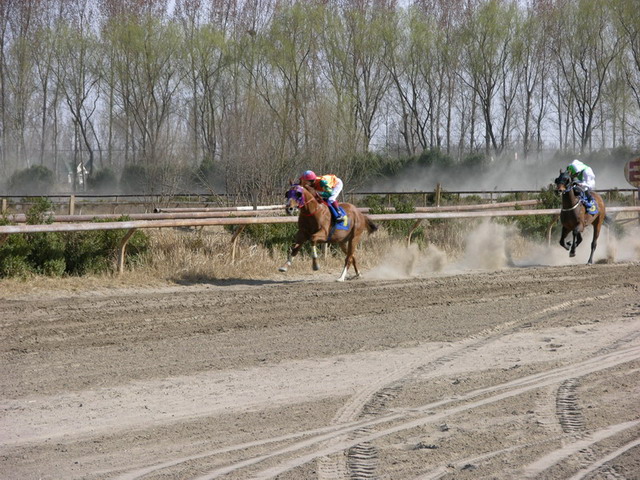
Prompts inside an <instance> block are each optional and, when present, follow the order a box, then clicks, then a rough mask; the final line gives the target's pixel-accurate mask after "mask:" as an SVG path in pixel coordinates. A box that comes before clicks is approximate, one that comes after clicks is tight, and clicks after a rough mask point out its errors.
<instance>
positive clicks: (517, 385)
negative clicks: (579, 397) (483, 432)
mask: <svg viewBox="0 0 640 480" xmlns="http://www.w3.org/2000/svg"><path fill="white" fill-rule="evenodd" d="M638 359H640V346H635V347H630V348H627V349H624V350H621V351H617V352H613V353H607V354H604V355H600V356H596V357H593V358H590V359H588V360H585V361H583V362H579V363H575V364H570V365H567V366H563V367H559V368H554V369H551V370H548V371H545V372H541V373H537V374H534V375H529V376H526V377H522V378H519V379H516V380H513V381H510V382H507V383H503V384H499V385H495V386H491V387H485V388H481V389H478V390H475V391H472V392H469V393H467V394H464V395H461V396H459V397H457V398H454V399H446V400H440V401H437V402H433V403H430V404H427V405H423V406H420V407H417V408H412V409H408V410H404V411H397V412H393V413H390V414H388V415H386V416H381V417H379V418H375V419H373V420H368V421H363V422H360V423H358V424H357V425H353V424H351V425H342V426H340V427H337V428H335V429H334V430H331V429H328V431H327V430H326V429H325V430H324V431H322V432H320V431H318V430H315V431H306V432H298V433H296V434H293V435H291V436H290V438H289V439H290V440H291V442H290V443H289V444H288V445H285V446H277V447H275V448H273V449H271V450H270V451H269V452H267V453H265V454H262V455H258V456H255V457H250V458H246V459H244V460H240V461H237V462H233V463H230V464H228V465H226V466H225V467H221V468H217V469H215V470H212V471H210V472H208V473H206V474H204V475H202V476H200V477H198V480H205V479H207V480H208V479H214V478H218V477H220V476H222V475H225V474H228V473H232V472H238V471H242V470H244V469H248V468H250V467H253V466H255V465H258V464H260V463H261V462H265V461H270V462H276V465H275V466H273V467H271V468H267V469H265V470H262V471H260V472H257V473H255V474H253V475H251V474H250V473H249V472H245V474H243V476H244V477H247V478H255V479H267V478H273V477H275V476H277V475H279V474H282V473H284V472H286V471H289V470H291V469H294V468H296V467H299V466H301V465H304V464H306V463H308V462H310V461H314V460H316V459H317V458H319V457H322V456H327V455H332V454H334V453H338V452H341V451H344V450H346V449H348V448H351V447H353V446H354V445H357V444H358V443H362V442H373V441H375V440H377V439H378V438H382V437H385V436H387V435H392V434H395V433H397V432H400V431H403V430H408V429H412V428H415V427H418V426H423V425H426V424H434V423H438V422H441V421H442V420H444V419H446V418H447V417H449V416H451V415H455V414H458V413H461V412H466V411H469V410H473V409H475V408H480V407H483V406H485V405H488V404H491V403H495V402H499V401H501V400H504V399H506V398H511V397H515V396H518V395H521V394H523V393H527V392H529V391H531V390H534V389H539V388H543V387H546V386H550V385H554V384H557V383H561V382H563V381H565V380H567V379H569V378H573V377H575V376H583V375H587V374H589V373H594V372H598V371H602V370H605V369H608V368H611V367H615V366H617V365H621V364H623V363H628V362H631V361H636V360H638ZM374 427H378V428H380V430H378V431H376V432H373V433H370V434H368V435H367V436H365V437H363V438H359V439H356V440H348V439H347V440H342V441H341V442H337V440H338V439H342V438H344V435H346V434H348V433H351V432H355V431H356V430H357V429H360V428H374ZM300 437H304V438H303V439H302V440H300ZM280 440H283V438H282V437H281V438H278V439H265V440H261V441H256V442H253V444H254V446H258V445H261V446H265V445H268V444H270V443H273V442H275V441H280ZM329 440H334V441H335V442H336V443H333V444H332V445H331V446H329V447H327V446H326V445H327V444H326V442H327V441H329ZM245 449H246V444H243V445H237V446H232V447H228V448H226V449H224V451H225V452H229V451H233V450H238V451H239V450H245ZM219 452H220V451H214V452H208V453H207V452H203V454H202V455H199V456H197V458H206V457H207V456H209V457H211V456H215V455H216V454H217V453H219ZM296 452H301V453H300V454H298V455H296ZM292 454H293V455H292ZM280 457H284V458H280ZM194 458H196V457H193V456H192V457H188V458H184V459H177V460H175V461H172V462H170V465H169V462H168V463H165V464H161V465H156V466H152V467H147V468H145V469H140V470H137V471H135V472H129V473H127V474H124V475H122V476H120V477H118V478H119V480H135V479H138V478H142V477H143V476H145V475H147V474H149V473H153V472H157V471H159V470H162V469H165V468H168V467H169V466H175V465H178V464H180V463H182V462H187V461H191V460H193V459H194ZM279 459H280V460H279ZM278 460H279V463H278Z"/></svg>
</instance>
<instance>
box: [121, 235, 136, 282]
mask: <svg viewBox="0 0 640 480" xmlns="http://www.w3.org/2000/svg"><path fill="white" fill-rule="evenodd" d="M135 231H136V229H135V228H132V229H130V230H129V231H128V232H127V233H126V234H125V236H124V237H122V240H120V248H119V249H118V274H122V272H124V256H125V253H126V250H127V242H128V241H129V239H130V238H131V235H133V233H134V232H135Z"/></svg>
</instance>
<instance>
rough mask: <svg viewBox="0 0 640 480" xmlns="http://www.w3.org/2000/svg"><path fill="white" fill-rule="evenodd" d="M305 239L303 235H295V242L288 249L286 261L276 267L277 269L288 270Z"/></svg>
mask: <svg viewBox="0 0 640 480" xmlns="http://www.w3.org/2000/svg"><path fill="white" fill-rule="evenodd" d="M306 241H307V239H306V238H305V237H304V236H302V235H296V240H295V243H294V244H293V245H292V246H291V248H290V249H289V254H288V255H287V261H286V262H285V263H284V265H282V266H281V267H280V268H278V270H280V271H281V272H286V271H287V270H289V267H290V266H291V264H292V263H293V258H294V257H295V256H296V255H297V254H298V252H299V251H300V249H301V248H302V245H304V242H306Z"/></svg>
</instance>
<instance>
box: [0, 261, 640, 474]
mask: <svg viewBox="0 0 640 480" xmlns="http://www.w3.org/2000/svg"><path fill="white" fill-rule="evenodd" d="M319 279H320V280H319ZM0 324H1V325H2V328H1V333H2V342H1V347H0V349H1V350H0V354H1V360H2V365H3V368H2V373H1V374H0V385H1V387H0V388H1V394H2V398H1V402H0V408H1V417H0V432H1V436H0V477H2V478H11V479H36V478H38V479H40V478H41V479H61V478H65V479H72V478H78V479H80V478H82V479H129V480H133V479H159V478H163V479H166V478H181V479H212V478H225V479H245V478H256V479H266V478H281V479H322V480H326V479H367V478H379V479H405V478H406V479H438V478H443V479H453V478H455V479H467V478H468V479H477V478H500V479H512V478H545V479H546V478H576V479H577V478H612V479H625V478H626V479H632V478H636V479H637V478H639V474H638V472H640V440H639V439H640V265H639V264H638V263H627V264H610V265H595V266H593V267H582V266H581V267H544V268H543V267H539V268H538V267H536V268H520V269H508V270H503V271H497V272H474V273H468V274H462V275H442V276H432V277H428V278H427V277H425V278H414V279H410V280H396V281H367V280H359V281H353V282H347V283H346V284H339V283H335V282H333V281H328V280H324V277H318V276H313V277H307V278H306V279H304V280H292V281H283V280H282V277H278V278H274V280H273V281H264V282H257V281H256V282H252V281H246V282H243V281H237V282H224V283H221V282H218V283H209V284H198V285H186V286H172V287H166V288H159V289H158V288H156V289H152V288H137V289H134V288H128V289H106V288H105V289H103V290H101V291H99V292H97V293H96V292H95V291H93V292H89V291H86V292H73V293H69V292H62V291H58V292H42V291H40V292H30V293H25V294H24V295H14V296H12V297H10V298H6V297H5V298H3V299H2V301H0Z"/></svg>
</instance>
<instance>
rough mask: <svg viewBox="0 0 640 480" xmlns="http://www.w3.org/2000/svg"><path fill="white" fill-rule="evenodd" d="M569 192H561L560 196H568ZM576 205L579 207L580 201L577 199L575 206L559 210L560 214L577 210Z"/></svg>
mask: <svg viewBox="0 0 640 480" xmlns="http://www.w3.org/2000/svg"><path fill="white" fill-rule="evenodd" d="M569 191H570V190H565V191H564V192H562V194H563V195H564V194H568V193H569ZM578 205H580V199H579V198H578V199H577V201H576V204H575V205H574V206H573V207H571V208H561V209H560V211H561V212H570V211H572V210H575V209H576V208H578Z"/></svg>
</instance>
